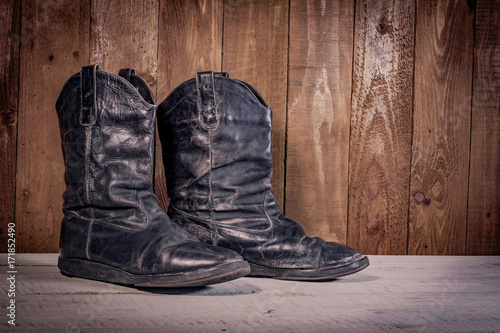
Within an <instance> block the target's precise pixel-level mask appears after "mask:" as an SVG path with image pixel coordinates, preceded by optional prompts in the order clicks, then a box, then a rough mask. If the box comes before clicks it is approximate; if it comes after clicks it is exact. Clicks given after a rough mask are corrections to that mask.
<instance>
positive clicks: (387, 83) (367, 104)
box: [347, 1, 415, 254]
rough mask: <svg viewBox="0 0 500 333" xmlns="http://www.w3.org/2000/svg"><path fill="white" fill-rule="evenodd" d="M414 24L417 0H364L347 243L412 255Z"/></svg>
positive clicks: (357, 56)
mask: <svg viewBox="0 0 500 333" xmlns="http://www.w3.org/2000/svg"><path fill="white" fill-rule="evenodd" d="M414 19H415V7H414V4H413V3H412V2H410V1H377V2H373V1H358V2H357V6H356V23H355V24H356V32H355V38H354V69H353V88H352V89H353V95H352V118H351V147H350V187H349V228H348V242H347V243H348V244H349V245H350V246H353V247H356V248H358V249H360V250H362V251H363V252H366V253H378V254H405V253H406V234H407V223H406V221H407V216H408V201H407V198H408V189H409V181H408V172H409V170H410V157H411V127H412V123H411V117H412V88H413V87H412V82H413V30H414V28H413V26H414Z"/></svg>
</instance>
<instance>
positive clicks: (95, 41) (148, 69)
mask: <svg viewBox="0 0 500 333" xmlns="http://www.w3.org/2000/svg"><path fill="white" fill-rule="evenodd" d="M91 4H92V9H91V19H92V20H91V22H92V23H91V26H90V31H91V33H90V62H91V63H95V64H99V66H100V67H101V69H102V70H106V71H107V72H111V73H114V74H118V71H119V70H120V69H121V68H135V70H136V73H137V75H139V76H141V77H142V78H143V79H144V80H146V82H147V83H148V84H149V85H150V87H151V88H152V89H153V92H154V93H156V91H155V90H156V74H157V73H156V71H157V67H158V64H157V61H158V10H159V3H158V0H148V1H142V0H127V1H121V0H97V1H92V2H91Z"/></svg>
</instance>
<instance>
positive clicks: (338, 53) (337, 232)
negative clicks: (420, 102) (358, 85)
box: [286, 0, 354, 244]
mask: <svg viewBox="0 0 500 333" xmlns="http://www.w3.org/2000/svg"><path fill="white" fill-rule="evenodd" d="M353 16H354V1H351V0H345V1H330V2H325V1H319V0H294V1H291V3H290V46H289V47H290V49H289V83H288V120H287V121H288V124H287V154H286V156H287V160H286V167H287V169H286V214H287V216H289V217H290V218H293V219H294V220H296V221H298V222H299V223H300V224H301V225H303V226H304V228H305V229H306V231H307V233H308V234H310V235H312V236H320V237H322V238H324V239H326V240H329V241H336V242H341V243H343V244H345V243H346V241H347V239H346V237H347V199H348V165H349V127H350V114H351V83H352V79H351V77H352V52H353V51H352V43H353V25H354V21H353V18H354V17H353Z"/></svg>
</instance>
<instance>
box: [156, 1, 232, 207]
mask: <svg viewBox="0 0 500 333" xmlns="http://www.w3.org/2000/svg"><path fill="white" fill-rule="evenodd" d="M222 12H223V8H222V1H218V0H207V1H204V2H200V1H195V0H188V1H185V0H176V1H160V15H159V47H158V65H159V66H158V89H157V91H158V94H157V100H158V103H161V102H162V101H163V100H164V99H165V98H166V97H167V96H168V94H170V92H171V91H172V90H174V89H175V88H176V87H177V86H178V85H179V84H181V83H183V82H184V81H186V80H189V79H191V78H193V77H195V76H196V72H199V71H210V70H213V71H221V69H222V54H221V52H222V22H223V15H222ZM165 181H166V180H165V171H164V168H163V159H162V156H161V143H160V140H159V138H158V137H157V139H156V155H155V180H154V184H155V194H156V196H157V197H158V199H159V202H160V206H161V207H162V208H163V209H165V210H166V209H167V207H168V194H167V187H166V184H165Z"/></svg>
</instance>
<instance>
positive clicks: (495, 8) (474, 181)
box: [467, 0, 500, 254]
mask: <svg viewBox="0 0 500 333" xmlns="http://www.w3.org/2000/svg"><path fill="white" fill-rule="evenodd" d="M475 34H476V38H475V44H474V84H473V87H474V91H473V99H472V119H471V121H472V126H471V155H470V172H469V174H470V176H469V205H468V210H469V214H468V219H469V220H468V226H467V254H495V253H500V1H498V0H488V1H479V2H478V4H477V10H476V30H475Z"/></svg>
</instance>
